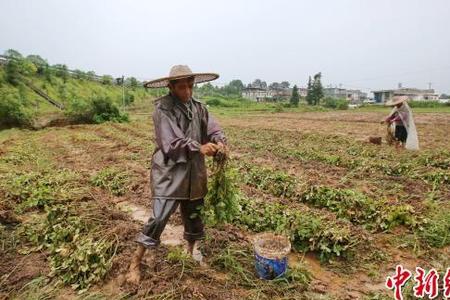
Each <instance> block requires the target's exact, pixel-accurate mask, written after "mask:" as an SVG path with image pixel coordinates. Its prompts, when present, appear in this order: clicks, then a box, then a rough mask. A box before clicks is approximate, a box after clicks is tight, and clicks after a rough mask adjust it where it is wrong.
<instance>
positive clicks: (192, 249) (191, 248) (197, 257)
mask: <svg viewBox="0 0 450 300" xmlns="http://www.w3.org/2000/svg"><path fill="white" fill-rule="evenodd" d="M186 252H187V253H188V254H189V255H191V256H192V259H193V260H194V261H196V262H198V263H199V265H200V266H201V267H206V263H205V262H204V260H203V255H202V252H201V251H200V248H199V242H198V241H192V242H191V241H190V242H188V244H187V248H186Z"/></svg>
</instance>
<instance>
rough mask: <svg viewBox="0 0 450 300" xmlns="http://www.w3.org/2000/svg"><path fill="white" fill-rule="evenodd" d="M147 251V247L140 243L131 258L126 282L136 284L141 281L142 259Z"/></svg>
mask: <svg viewBox="0 0 450 300" xmlns="http://www.w3.org/2000/svg"><path fill="white" fill-rule="evenodd" d="M144 253H145V247H144V246H142V245H138V248H137V249H136V251H135V252H134V255H133V257H132V258H131V263H130V269H129V271H128V274H127V275H126V277H125V280H126V282H128V283H130V284H134V285H138V284H139V281H141V260H142V257H143V256H144Z"/></svg>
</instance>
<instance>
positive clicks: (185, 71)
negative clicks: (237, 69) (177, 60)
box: [144, 65, 219, 88]
mask: <svg viewBox="0 0 450 300" xmlns="http://www.w3.org/2000/svg"><path fill="white" fill-rule="evenodd" d="M189 77H194V83H202V82H207V81H212V80H215V79H217V78H219V74H216V73H193V72H192V71H191V69H190V68H189V67H188V66H186V65H176V66H173V67H172V68H171V69H170V73H169V76H167V77H162V78H159V79H154V80H151V81H147V82H144V87H146V88H161V87H167V86H168V85H169V81H171V80H177V79H183V78H189Z"/></svg>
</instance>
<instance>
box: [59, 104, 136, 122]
mask: <svg viewBox="0 0 450 300" xmlns="http://www.w3.org/2000/svg"><path fill="white" fill-rule="evenodd" d="M66 115H67V116H68V118H69V119H70V120H71V121H72V122H74V123H97V124H99V123H103V122H107V121H112V122H119V123H122V122H128V115H127V114H124V113H121V112H120V110H119V108H118V107H117V106H116V105H115V104H114V103H113V102H112V100H111V99H110V98H109V97H95V98H93V99H92V100H91V101H83V100H77V101H72V103H70V105H69V107H68V109H67V111H66Z"/></svg>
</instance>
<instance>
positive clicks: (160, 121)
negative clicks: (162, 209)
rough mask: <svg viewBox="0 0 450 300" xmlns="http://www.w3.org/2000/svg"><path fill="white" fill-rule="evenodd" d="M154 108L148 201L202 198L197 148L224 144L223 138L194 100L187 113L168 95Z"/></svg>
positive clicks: (203, 185)
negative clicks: (152, 149) (208, 144)
mask: <svg viewBox="0 0 450 300" xmlns="http://www.w3.org/2000/svg"><path fill="white" fill-rule="evenodd" d="M155 106H156V107H155V111H154V112H153V124H154V128H155V142H156V149H155V151H154V153H153V157H152V167H151V187H152V197H153V198H163V199H176V200H196V199H201V198H203V197H205V196H206V193H207V175H206V165H205V157H204V155H203V154H201V153H200V146H201V145H203V144H205V143H207V142H213V143H218V142H219V141H220V142H222V143H224V144H225V143H226V138H225V136H224V134H223V132H222V130H221V128H220V127H219V125H218V124H217V122H216V121H215V120H214V119H213V118H212V117H211V116H210V115H209V114H208V110H207V109H206V107H205V105H203V104H202V103H200V102H199V101H197V100H195V99H192V101H191V105H190V109H188V108H187V107H186V106H185V105H184V104H182V103H181V102H180V100H178V99H176V98H175V97H174V96H171V95H170V94H169V95H167V96H164V97H161V98H159V99H157V100H156V103H155ZM189 110H190V111H191V112H189Z"/></svg>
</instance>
